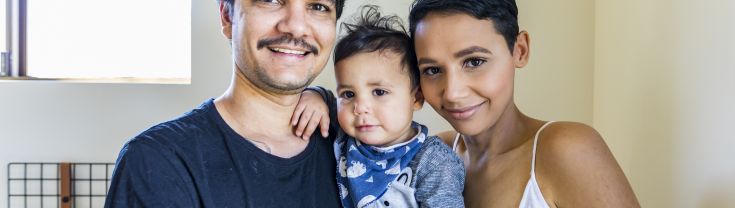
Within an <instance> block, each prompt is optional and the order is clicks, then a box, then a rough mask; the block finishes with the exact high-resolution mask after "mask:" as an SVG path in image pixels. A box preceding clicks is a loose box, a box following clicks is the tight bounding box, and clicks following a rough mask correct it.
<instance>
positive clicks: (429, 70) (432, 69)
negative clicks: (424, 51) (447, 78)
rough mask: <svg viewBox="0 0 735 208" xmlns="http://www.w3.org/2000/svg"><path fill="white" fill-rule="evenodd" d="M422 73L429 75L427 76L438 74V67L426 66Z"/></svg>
mask: <svg viewBox="0 0 735 208" xmlns="http://www.w3.org/2000/svg"><path fill="white" fill-rule="evenodd" d="M423 73H424V75H429V76H431V75H435V74H438V73H439V68H437V67H428V68H426V69H424V71H423Z"/></svg>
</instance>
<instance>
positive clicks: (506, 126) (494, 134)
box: [462, 104, 536, 163]
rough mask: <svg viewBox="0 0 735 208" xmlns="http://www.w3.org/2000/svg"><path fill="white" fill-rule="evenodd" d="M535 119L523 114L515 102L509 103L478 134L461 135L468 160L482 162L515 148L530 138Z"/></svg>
mask: <svg viewBox="0 0 735 208" xmlns="http://www.w3.org/2000/svg"><path fill="white" fill-rule="evenodd" d="M535 121H536V120H535V119H533V118H530V117H528V116H526V115H523V113H521V112H520V111H519V110H518V107H516V106H515V104H511V105H509V106H508V108H507V109H506V110H505V112H503V114H502V115H501V116H500V117H499V118H498V120H497V121H496V122H495V123H494V124H493V125H492V126H490V127H489V128H487V129H486V130H484V131H482V132H480V133H479V134H478V135H462V136H463V137H464V142H465V145H466V147H467V152H468V153H469V156H470V160H471V161H474V162H479V163H484V162H487V160H488V159H490V158H494V157H496V156H498V155H502V154H504V153H507V152H510V151H512V150H514V149H517V148H518V147H520V146H521V145H523V144H524V143H525V142H526V141H527V140H528V139H529V138H530V136H529V133H528V132H529V128H533V127H532V125H533V123H534V122H535ZM474 162H473V163H474Z"/></svg>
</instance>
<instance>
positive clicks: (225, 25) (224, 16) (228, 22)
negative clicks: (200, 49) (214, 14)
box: [219, 0, 235, 40]
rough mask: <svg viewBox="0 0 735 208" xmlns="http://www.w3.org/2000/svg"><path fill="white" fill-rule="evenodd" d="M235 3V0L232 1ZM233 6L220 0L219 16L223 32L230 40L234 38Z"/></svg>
mask: <svg viewBox="0 0 735 208" xmlns="http://www.w3.org/2000/svg"><path fill="white" fill-rule="evenodd" d="M234 3H235V1H232V4H234ZM233 6H234V5H230V4H228V3H225V1H224V0H220V1H219V18H220V22H221V24H222V34H223V35H225V37H227V39H230V40H232V14H230V13H231V11H233V9H232V7H233Z"/></svg>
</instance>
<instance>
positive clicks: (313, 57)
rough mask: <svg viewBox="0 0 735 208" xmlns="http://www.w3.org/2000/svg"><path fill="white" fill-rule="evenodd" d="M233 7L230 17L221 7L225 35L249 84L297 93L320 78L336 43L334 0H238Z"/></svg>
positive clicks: (271, 90) (273, 90) (266, 89)
mask: <svg viewBox="0 0 735 208" xmlns="http://www.w3.org/2000/svg"><path fill="white" fill-rule="evenodd" d="M232 6H233V8H232V10H229V11H232V14H231V15H228V16H225V15H227V12H228V10H227V9H226V8H225V9H222V8H221V9H220V11H221V15H222V26H223V32H224V34H225V36H227V37H228V38H230V39H231V40H232V52H233V59H234V63H235V67H237V69H238V73H242V75H244V76H245V78H246V79H247V80H248V81H250V82H251V83H253V84H254V85H255V86H256V87H258V88H260V89H262V90H265V91H269V92H274V93H279V94H295V93H299V92H301V90H302V89H303V88H304V87H306V86H308V85H309V84H310V83H311V81H312V80H314V78H316V76H317V75H319V73H320V72H321V70H322V69H323V68H324V66H325V64H326V63H327V61H328V60H329V54H331V50H332V46H333V45H334V39H335V33H336V31H335V27H336V21H337V18H336V12H335V11H336V6H335V3H334V1H333V0H235V1H234V3H233V5H232ZM225 18H228V19H225ZM228 20H229V22H228Z"/></svg>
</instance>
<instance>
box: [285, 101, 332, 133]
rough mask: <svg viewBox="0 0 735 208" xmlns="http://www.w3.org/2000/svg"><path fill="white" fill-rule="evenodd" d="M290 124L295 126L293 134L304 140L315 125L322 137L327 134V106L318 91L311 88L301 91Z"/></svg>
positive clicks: (314, 128)
mask: <svg viewBox="0 0 735 208" xmlns="http://www.w3.org/2000/svg"><path fill="white" fill-rule="evenodd" d="M291 125H292V126H296V129H295V131H294V134H295V135H296V136H298V137H301V138H302V139H304V140H307V139H309V138H311V134H312V133H314V130H316V127H317V126H319V127H320V129H321V130H322V132H321V133H322V136H323V137H327V136H329V108H328V107H327V104H326V103H324V100H323V99H322V96H321V95H319V93H317V92H314V91H313V90H304V91H303V92H301V98H299V104H297V105H296V110H294V112H293V116H291Z"/></svg>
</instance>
